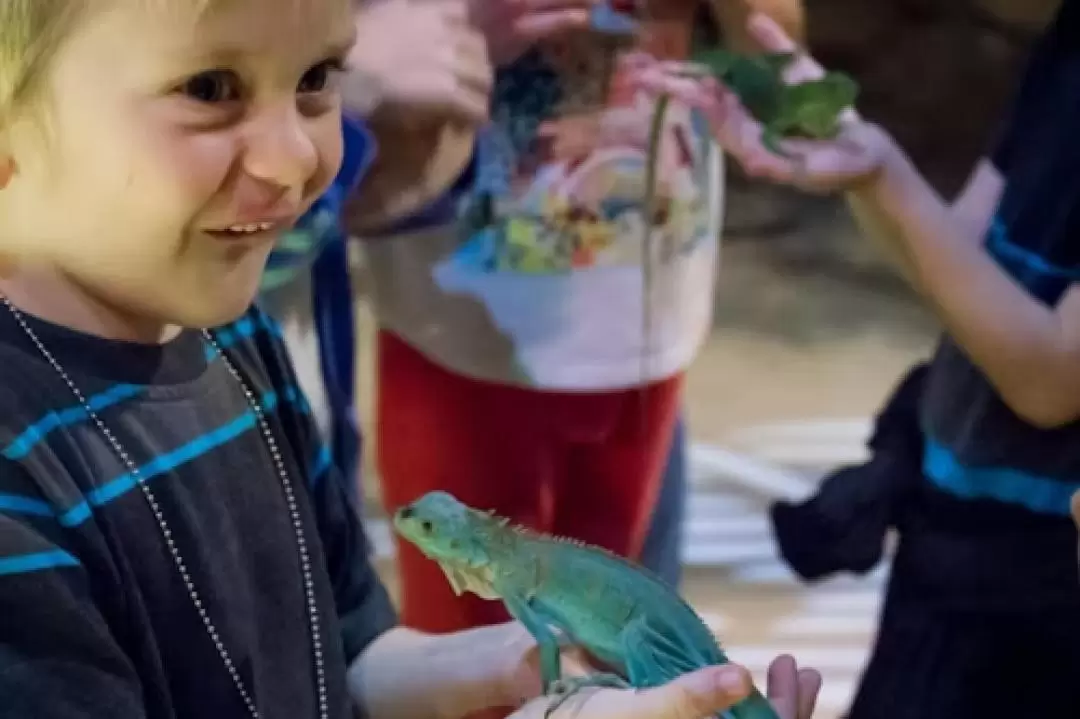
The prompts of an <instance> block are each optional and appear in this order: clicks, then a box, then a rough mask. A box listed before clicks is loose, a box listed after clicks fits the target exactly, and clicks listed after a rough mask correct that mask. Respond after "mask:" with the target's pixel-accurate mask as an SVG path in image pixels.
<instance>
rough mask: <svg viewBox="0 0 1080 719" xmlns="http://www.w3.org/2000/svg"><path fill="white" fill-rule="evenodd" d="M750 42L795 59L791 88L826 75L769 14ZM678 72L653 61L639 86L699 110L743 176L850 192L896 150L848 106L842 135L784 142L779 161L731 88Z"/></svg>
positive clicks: (753, 20)
mask: <svg viewBox="0 0 1080 719" xmlns="http://www.w3.org/2000/svg"><path fill="white" fill-rule="evenodd" d="M747 27H748V31H749V34H750V36H751V37H753V38H754V40H755V41H756V42H757V43H758V45H760V47H761V49H762V50H764V51H765V52H770V53H777V52H791V53H794V54H795V56H796V60H795V61H794V62H793V63H791V65H790V66H789V67H788V70H787V73H786V76H785V80H786V81H787V82H788V83H789V84H795V83H799V82H805V81H807V80H814V79H817V78H820V77H821V76H822V75H823V74H824V70H823V68H822V67H821V65H819V64H818V63H817V61H815V60H814V59H813V58H812V57H810V55H809V54H807V53H806V52H805V51H804V50H802V49H801V48H799V47H798V46H797V45H796V43H795V42H794V41H793V40H792V39H791V38H790V37H788V36H787V34H786V33H784V31H783V30H782V29H781V28H780V26H779V25H777V24H776V23H775V22H773V21H772V20H771V19H770V18H769V17H768V16H766V15H762V14H755V15H752V16H751V17H750V19H749V22H748V26H747ZM681 69H682V68H680V67H679V66H675V65H672V64H670V63H657V64H654V65H652V66H651V67H642V68H641V69H640V70H639V71H638V73H637V74H636V83H637V84H638V85H639V86H641V87H642V88H644V89H647V90H649V91H651V92H654V93H667V94H669V95H671V97H672V98H674V99H676V100H678V101H679V102H681V103H684V104H686V105H687V106H689V107H692V108H695V109H697V110H699V111H700V112H701V113H702V115H703V116H704V117H705V118H706V119H707V120H708V121H709V123H710V125H711V127H712V130H713V133H714V135H715V137H716V141H717V142H718V143H719V144H720V146H721V147H723V149H724V150H725V151H726V152H728V153H729V154H731V155H733V156H734V157H735V158H736V160H738V162H739V164H740V165H742V166H743V168H744V169H745V170H746V172H747V174H750V175H752V176H755V177H761V178H765V179H770V180H773V181H775V182H781V183H784V184H789V185H793V186H796V187H799V188H800V189H803V190H807V191H811V192H832V191H835V190H845V189H851V188H853V187H855V186H857V185H859V184H862V183H863V182H865V181H867V180H869V179H871V178H872V177H874V176H875V175H876V174H877V173H878V171H879V170H880V169H881V168H882V166H883V165H884V164H885V163H886V161H888V159H889V158H890V156H891V154H892V153H893V151H894V148H895V146H894V144H893V142H892V139H891V138H890V137H889V136H888V135H887V134H886V133H885V132H884V131H883V130H881V129H880V128H878V127H877V126H875V125H873V124H870V123H867V122H865V121H864V120H863V119H862V118H860V117H859V115H858V113H856V112H855V109H854V108H849V109H848V110H847V111H846V112H845V113H844V115H843V116H842V120H841V123H842V124H841V130H840V132H839V134H838V135H837V136H836V137H835V138H834V139H831V140H795V139H792V140H784V141H781V142H780V143H779V145H780V148H781V149H782V151H783V152H784V153H786V154H787V155H788V157H782V156H780V155H778V154H776V153H774V152H772V151H770V150H769V149H767V148H766V147H765V146H764V145H763V144H762V131H763V128H762V126H761V123H759V122H758V121H757V120H756V119H754V118H753V117H752V116H751V115H750V113H749V111H748V110H747V109H746V108H745V107H744V106H743V105H742V103H741V102H740V101H739V98H738V97H737V96H736V95H735V94H734V92H732V91H731V89H730V88H727V87H725V86H723V85H722V84H721V83H720V82H719V81H717V80H715V79H713V78H708V79H704V80H702V79H697V78H694V77H688V76H687V75H686V74H685V73H680V70H681Z"/></svg>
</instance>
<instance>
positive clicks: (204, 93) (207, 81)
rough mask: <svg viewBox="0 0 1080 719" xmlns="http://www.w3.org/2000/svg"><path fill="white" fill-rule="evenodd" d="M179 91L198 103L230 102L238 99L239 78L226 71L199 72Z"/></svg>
mask: <svg viewBox="0 0 1080 719" xmlns="http://www.w3.org/2000/svg"><path fill="white" fill-rule="evenodd" d="M180 91H181V92H183V93H184V94H185V95H187V96H188V97H190V98H192V99H194V100H198V101H199V102H205V103H218V102H231V101H233V100H238V99H239V98H240V78H239V77H237V76H236V74H235V73H233V72H230V71H228V70H210V71H207V72H200V73H199V74H198V75H194V76H192V77H190V78H188V80H187V81H186V82H185V83H184V84H183V85H182V86H181V87H180Z"/></svg>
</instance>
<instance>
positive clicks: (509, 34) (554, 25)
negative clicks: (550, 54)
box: [471, 0, 599, 67]
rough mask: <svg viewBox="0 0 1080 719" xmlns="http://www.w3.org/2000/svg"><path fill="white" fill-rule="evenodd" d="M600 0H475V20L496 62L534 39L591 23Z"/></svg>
mask: <svg viewBox="0 0 1080 719" xmlns="http://www.w3.org/2000/svg"><path fill="white" fill-rule="evenodd" d="M597 2H599V0H471V3H472V21H473V24H474V25H475V26H476V27H477V28H478V29H479V30H480V31H481V32H482V33H483V34H484V36H485V37H486V38H487V41H488V51H489V52H490V54H491V59H492V62H494V63H495V65H496V66H497V67H498V66H502V65H506V64H508V63H510V62H512V61H513V60H515V59H516V58H517V57H518V56H519V55H521V54H522V53H523V52H525V51H526V50H527V49H528V48H529V47H530V46H532V45H533V44H534V43H536V42H539V41H541V40H545V39H547V38H551V37H554V36H556V35H559V34H561V33H565V32H571V31H574V30H584V29H587V28H588V27H589V24H590V17H589V10H590V8H591V7H592V6H593V5H595V4H597Z"/></svg>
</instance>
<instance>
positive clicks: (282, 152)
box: [245, 112, 319, 188]
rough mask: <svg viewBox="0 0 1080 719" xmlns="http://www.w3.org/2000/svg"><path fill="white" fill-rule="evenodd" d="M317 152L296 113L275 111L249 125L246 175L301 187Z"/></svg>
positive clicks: (308, 177) (315, 167) (314, 164)
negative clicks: (250, 129) (250, 127)
mask: <svg viewBox="0 0 1080 719" xmlns="http://www.w3.org/2000/svg"><path fill="white" fill-rule="evenodd" d="M318 166H319V152H318V150H317V148H316V147H315V142H314V141H313V140H312V138H311V135H310V133H309V130H308V128H307V127H305V126H304V122H303V120H302V119H301V118H299V117H298V116H297V115H296V113H295V112H283V113H275V114H274V115H273V116H271V117H267V118H265V119H263V120H262V121H261V122H259V123H258V124H257V125H256V126H255V127H253V128H252V132H251V133H250V135H249V137H248V142H247V157H246V162H245V169H246V170H247V172H248V174H249V175H251V176H252V177H255V178H257V179H260V180H263V181H265V182H267V183H270V184H273V185H276V186H278V187H284V188H302V187H304V186H305V185H306V184H307V183H308V181H309V180H311V178H312V176H314V174H315V173H316V171H317V170H318Z"/></svg>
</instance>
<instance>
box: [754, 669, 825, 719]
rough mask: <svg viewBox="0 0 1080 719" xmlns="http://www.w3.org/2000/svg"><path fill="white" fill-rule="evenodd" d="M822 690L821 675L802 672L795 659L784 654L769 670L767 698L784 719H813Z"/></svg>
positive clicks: (813, 672)
mask: <svg viewBox="0 0 1080 719" xmlns="http://www.w3.org/2000/svg"><path fill="white" fill-rule="evenodd" d="M820 690H821V674H820V673H818V672H817V671H816V670H814V669H799V667H798V664H796V662H795V659H794V658H792V657H790V656H788V655H786V654H785V655H781V656H779V657H777V658H776V659H773V660H772V663H770V664H769V670H768V688H767V689H766V695H767V696H768V698H769V701H770V702H771V703H772V705H773V707H774V708H775V709H776V713H777V715H778V716H779V717H780V719H810V718H811V716H812V715H813V713H814V705H815V704H816V703H817V695H818V692H819V691H820Z"/></svg>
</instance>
